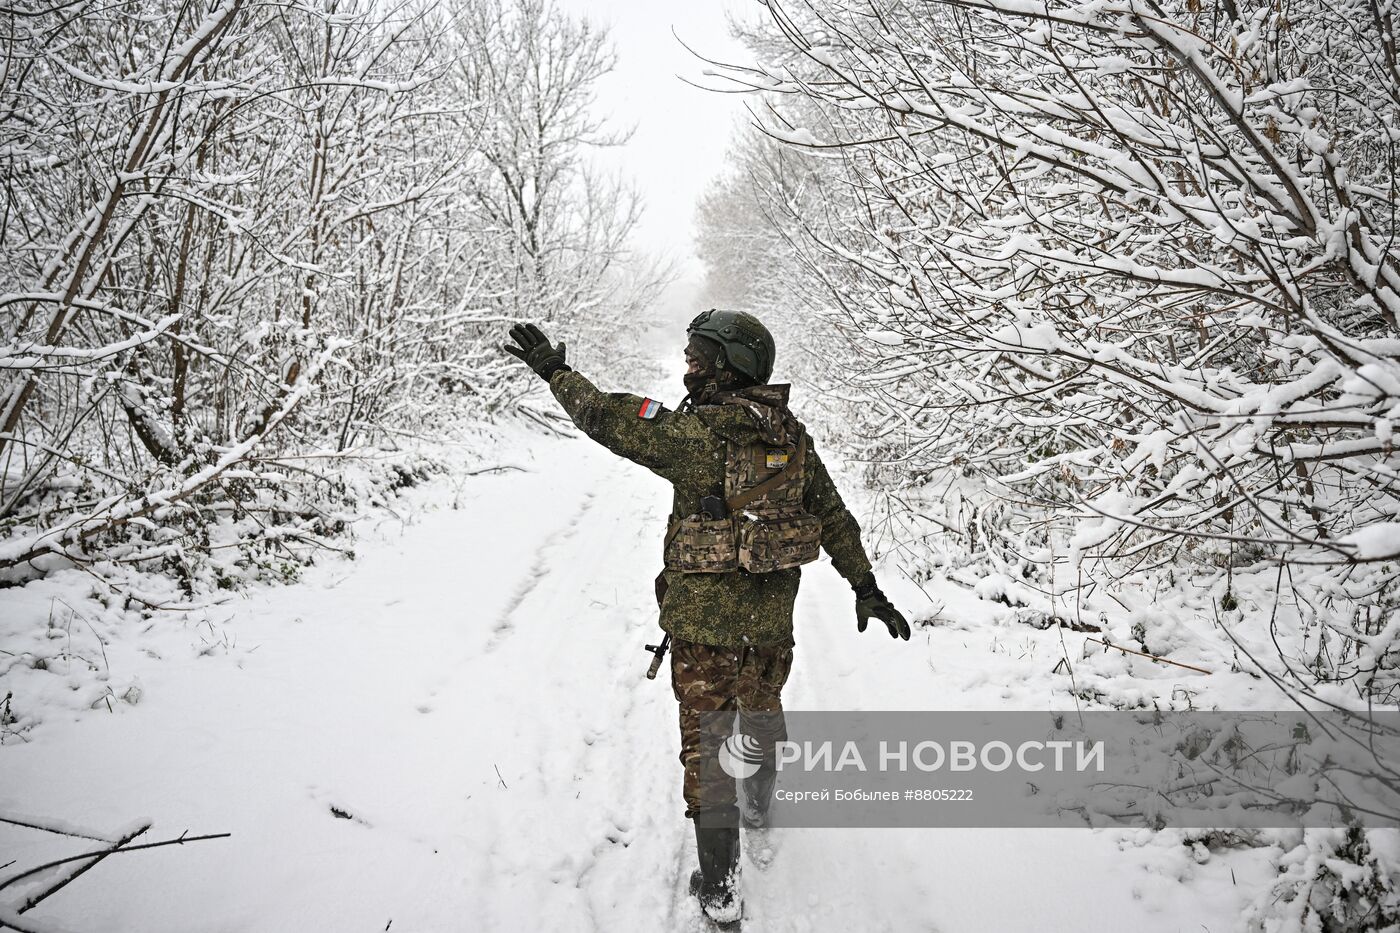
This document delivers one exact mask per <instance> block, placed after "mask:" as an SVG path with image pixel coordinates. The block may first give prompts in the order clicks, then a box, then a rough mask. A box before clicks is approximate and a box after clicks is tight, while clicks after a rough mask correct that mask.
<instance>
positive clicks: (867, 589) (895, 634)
mask: <svg viewBox="0 0 1400 933" xmlns="http://www.w3.org/2000/svg"><path fill="white" fill-rule="evenodd" d="M852 589H854V590H855V591H856V630H857V631H860V632H863V631H865V626H866V623H868V622H869V621H870V617H871V616H874V617H875V618H877V619H879V620H880V621H881V622H883V623H885V628H887V629H889V630H890V637H891V638H903V639H904V640H905V641H908V640H909V623H908V622H906V621H904V616H902V615H900V614H899V610H898V609H896V608H895V607H894V604H893V603H891V602H890V601H889V599H888V598H887V597H886V596H885V594H884V593H882V592H880V587H879V586H878V585H876V583H875V574H873V573H867V574H866V575H865V579H863V580H861V581H860V582H859V583H857V584H856V585H855V586H854V587H852Z"/></svg>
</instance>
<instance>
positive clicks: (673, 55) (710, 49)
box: [556, 0, 762, 313]
mask: <svg viewBox="0 0 1400 933" xmlns="http://www.w3.org/2000/svg"><path fill="white" fill-rule="evenodd" d="M556 2H557V3H558V4H559V6H560V8H561V9H564V10H567V11H569V12H571V13H574V14H576V15H577V14H583V15H585V16H587V17H588V18H589V19H591V20H592V21H594V22H597V23H601V24H604V25H606V26H608V28H609V32H610V35H611V36H612V40H613V44H614V47H615V48H616V50H617V56H618V63H617V68H616V70H615V71H614V72H613V73H612V74H610V75H608V77H607V78H606V79H605V80H604V81H603V82H602V83H601V84H600V86H599V88H598V107H599V109H600V111H601V112H602V113H603V114H606V115H608V116H610V117H611V118H612V120H613V122H614V125H615V126H618V127H625V126H632V127H635V132H634V134H633V136H632V138H631V140H630V141H629V142H628V143H627V144H626V145H625V146H623V147H621V148H620V149H618V150H616V151H613V152H610V153H605V154H601V155H600V157H599V163H600V164H602V165H606V166H609V167H612V168H616V169H619V170H620V171H621V172H622V173H623V174H624V175H626V176H628V177H630V178H631V179H632V181H633V183H634V184H636V185H637V187H638V188H639V189H640V190H641V192H642V196H643V197H644V198H645V200H646V213H645V216H644V217H643V219H642V224H641V229H640V230H639V231H638V233H637V236H636V240H635V242H636V244H637V245H638V246H639V247H641V248H643V249H647V250H650V251H653V252H659V253H662V254H664V255H668V256H671V257H673V258H674V259H675V260H676V261H677V262H678V264H679V266H680V272H681V274H682V278H684V279H688V280H690V281H691V282H692V283H694V282H696V281H698V279H699V277H700V275H701V267H700V264H699V261H698V260H697V259H696V258H695V249H694V243H693V241H692V234H693V228H692V223H693V220H694V212H695V203H696V200H697V199H698V198H699V196H700V194H701V193H702V192H703V191H704V190H705V187H706V185H707V184H708V182H709V181H710V179H711V178H713V177H714V176H715V175H716V174H718V173H719V172H720V171H721V169H722V167H723V164H724V154H725V151H726V149H727V147H728V145H729V138H730V134H731V131H732V129H733V127H734V125H735V122H736V121H737V120H741V119H744V118H746V117H747V114H746V112H745V110H744V107H743V97H742V96H740V95H734V94H716V93H709V92H705V91H701V90H697V89H696V88H694V87H691V86H690V85H688V84H686V83H685V82H683V81H682V80H681V79H680V78H679V77H678V75H685V76H686V77H689V78H691V79H692V80H696V81H699V80H701V78H702V75H701V72H702V71H703V70H704V68H705V67H706V65H705V63H704V62H702V61H700V60H699V59H697V58H695V57H694V56H693V55H691V54H690V53H689V52H687V51H686V50H685V48H684V47H683V46H682V45H681V44H680V42H678V41H677V39H676V37H677V36H679V37H680V38H681V39H683V40H684V41H685V43H686V44H687V45H689V46H690V47H691V48H693V49H695V50H696V51H697V52H700V53H701V54H704V55H708V56H710V57H711V58H718V59H728V60H731V61H732V60H736V59H739V58H741V57H742V49H741V47H740V46H739V45H738V43H736V42H735V41H734V40H733V39H731V38H730V36H729V31H728V29H729V27H728V23H729V16H730V15H731V14H732V15H736V16H741V17H743V18H746V19H752V18H753V17H754V16H755V15H757V14H758V13H761V12H762V10H761V7H760V6H759V4H758V0H689V2H684V0H556ZM672 30H674V32H675V34H674V35H673V34H672ZM687 291H688V289H686V288H684V287H682V288H679V289H676V290H674V291H673V292H672V294H671V295H670V296H669V297H670V299H671V300H672V301H678V302H681V303H684V302H685V301H687V300H688V298H687V295H686V292H687ZM676 310H677V312H681V311H682V310H683V309H681V308H677V309H676ZM692 313H693V312H692Z"/></svg>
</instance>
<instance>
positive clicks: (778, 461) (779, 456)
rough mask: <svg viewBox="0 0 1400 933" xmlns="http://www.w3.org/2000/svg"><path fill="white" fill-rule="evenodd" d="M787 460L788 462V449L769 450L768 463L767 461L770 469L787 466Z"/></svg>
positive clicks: (779, 468)
mask: <svg viewBox="0 0 1400 933" xmlns="http://www.w3.org/2000/svg"><path fill="white" fill-rule="evenodd" d="M787 462H788V455H787V451H786V450H770V451H768V460H767V463H766V466H767V467H768V469H770V470H781V469H782V468H783V467H785V466H787Z"/></svg>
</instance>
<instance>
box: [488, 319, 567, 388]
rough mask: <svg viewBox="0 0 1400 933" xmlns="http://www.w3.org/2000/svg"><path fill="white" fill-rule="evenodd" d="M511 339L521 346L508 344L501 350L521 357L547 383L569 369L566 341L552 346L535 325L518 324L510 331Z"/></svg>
mask: <svg viewBox="0 0 1400 933" xmlns="http://www.w3.org/2000/svg"><path fill="white" fill-rule="evenodd" d="M510 337H511V339H512V340H514V341H515V342H516V343H518V344H520V346H518V347H512V346H510V345H509V344H507V345H506V346H504V347H502V348H501V349H503V350H505V351H506V352H507V353H509V354H511V355H512V356H518V357H520V358H521V359H522V360H524V361H525V365H527V366H529V367H530V368H531V369H533V370H534V371H535V372H536V373H537V374H538V375H539V377H540V378H541V379H543V380H544V381H545V382H548V381H549V377H550V376H553V375H554V374H555V373H557V372H559V370H561V369H563V370H568V369H569V364H567V363H565V362H564V349H565V346H564V341H562V340H561V341H559V346H557V347H552V346H550V345H549V340H548V339H547V338H546V337H545V335H544V333H543V332H542V331H541V330H540V329H539V328H538V327H536V326H535V325H534V324H516V325H515V326H514V327H512V328H511V329H510Z"/></svg>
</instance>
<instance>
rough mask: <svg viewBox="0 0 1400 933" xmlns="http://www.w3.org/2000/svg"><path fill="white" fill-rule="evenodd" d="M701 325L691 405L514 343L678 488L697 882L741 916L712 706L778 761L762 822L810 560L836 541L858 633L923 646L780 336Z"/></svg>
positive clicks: (531, 342)
mask: <svg viewBox="0 0 1400 933" xmlns="http://www.w3.org/2000/svg"><path fill="white" fill-rule="evenodd" d="M687 333H688V336H689V342H688V343H687V345H686V348H685V358H686V364H687V367H686V373H685V380H684V381H685V387H686V391H687V394H686V397H685V400H684V401H683V402H682V403H681V405H680V407H679V408H678V409H676V410H675V411H671V410H668V409H667V408H665V407H664V406H663V405H662V404H661V403H660V402H657V401H655V400H654V399H649V398H642V397H640V396H636V395H627V394H622V393H604V392H600V391H599V390H598V389H597V387H595V386H594V385H593V383H591V382H589V381H588V379H586V378H585V377H584V376H582V375H581V374H579V373H576V372H574V371H573V370H572V369H571V368H570V367H569V365H568V364H567V363H566V362H565V361H564V351H565V345H564V344H563V343H562V342H561V343H560V344H559V345H558V346H557V347H555V346H552V345H551V344H550V342H549V341H548V340H547V339H546V338H545V335H544V334H543V333H541V331H540V329H539V328H538V327H536V326H534V325H533V324H518V325H516V326H515V327H513V328H511V331H510V335H511V337H512V338H513V339H514V340H515V342H516V343H517V344H518V345H519V346H518V347H512V346H507V347H505V349H506V350H508V351H509V352H510V353H513V354H514V355H515V356H517V357H519V358H520V359H522V360H524V361H525V363H527V364H528V365H529V366H530V368H532V369H533V370H534V371H535V372H536V373H537V374H538V375H539V376H540V377H541V378H543V379H544V380H545V381H547V382H548V383H549V387H550V390H551V391H552V392H553V393H554V397H555V398H556V399H558V400H559V404H560V405H562V406H563V407H564V410H565V411H566V412H567V413H568V415H569V417H570V418H572V419H573V422H574V424H575V425H577V426H578V427H579V429H580V430H582V431H583V432H584V433H585V434H587V435H588V436H589V437H591V438H592V439H593V440H595V441H597V442H598V443H600V444H602V445H603V446H604V447H607V448H608V449H609V450H611V451H612V452H613V453H615V454H618V455H619V456H622V457H626V458H627V459H629V460H631V461H633V462H635V463H639V464H641V465H642V466H644V467H646V468H647V469H649V470H651V471H652V472H654V473H656V474H657V475H659V476H661V477H663V478H664V479H666V480H669V481H670V482H671V484H672V486H673V487H674V488H675V495H674V500H673V505H672V507H671V517H670V524H669V527H668V529H667V532H666V539H665V546H664V552H665V569H664V570H663V571H662V574H661V576H660V577H658V578H657V587H656V589H657V598H658V600H659V601H660V604H661V628H662V629H664V630H665V631H666V633H667V634H668V635H669V636H670V640H671V644H672V654H671V684H672V689H673V690H674V692H675V695H676V699H677V700H678V701H679V703H680V730H681V755H680V757H681V762H682V763H683V764H684V766H685V779H684V795H685V803H686V816H687V817H688V818H690V819H692V820H693V821H694V823H695V838H696V848H697V850H698V854H699V862H700V867H699V868H698V869H697V870H696V872H695V873H694V874H693V875H692V877H691V890H692V892H693V893H695V894H696V896H697V897H698V898H699V901H700V906H701V908H702V909H703V910H704V912H705V914H706V915H707V916H708V917H710V919H712V920H714V921H716V922H718V923H729V922H732V921H736V920H738V919H739V917H740V915H741V913H742V908H741V904H740V902H739V898H738V895H737V888H736V885H735V878H734V875H735V870H736V868H737V866H738V861H739V828H738V823H739V819H740V816H741V813H740V811H739V808H738V807H737V806H736V793H735V785H734V780H733V779H732V778H729V777H727V776H725V775H723V774H717V773H716V772H715V767H714V760H713V759H714V756H713V755H710V756H706V755H704V754H702V751H701V750H702V748H713V746H712V745H708V744H706V743H707V742H710V741H713V738H714V737H713V736H712V735H711V736H706V735H704V734H703V733H704V730H705V729H706V728H707V722H708V723H713V722H715V721H716V720H717V719H724V720H727V721H728V723H729V724H731V725H732V722H733V720H732V717H716V716H713V715H712V716H709V717H706V716H705V715H704V714H706V713H716V712H720V713H730V712H738V713H739V714H740V728H741V731H742V732H743V733H744V734H746V735H749V736H752V737H754V738H755V739H757V740H758V741H759V743H760V746H761V748H762V749H763V752H764V754H763V763H762V767H760V768H759V770H758V772H757V773H756V774H754V775H753V776H751V777H749V778H747V779H745V781H744V807H743V811H742V818H743V822H744V823H745V825H746V826H748V827H751V828H761V827H763V826H764V825H766V821H767V815H768V805H769V801H770V800H771V797H772V791H773V782H774V778H775V772H774V768H773V743H774V742H776V741H779V740H781V739H783V738H785V733H784V730H783V720H782V699H781V695H782V689H783V684H784V683H785V682H786V680H787V677H788V672H789V670H790V669H791V667H792V649H793V638H792V607H793V601H794V599H796V597H797V586H798V579H799V577H800V576H801V570H800V569H799V568H800V566H801V565H802V564H804V563H807V562H809V561H812V560H815V559H816V558H817V557H818V549H819V548H824V549H825V550H826V552H827V554H829V555H830V556H831V563H832V566H834V567H835V568H836V571H837V572H838V573H840V574H841V575H842V576H843V577H845V578H846V580H847V581H848V582H849V583H850V584H851V587H852V589H853V590H854V591H855V611H856V620H857V621H856V627H857V629H858V631H861V632H864V631H865V628H866V624H867V622H869V620H870V619H871V618H872V617H873V618H877V619H879V620H880V621H882V622H883V623H884V624H885V626H886V628H887V629H888V630H889V633H890V635H891V636H892V637H895V638H903V639H906V640H907V639H908V638H909V624H908V623H907V622H906V621H905V620H904V617H903V616H902V615H900V613H899V611H898V610H896V609H895V608H894V606H893V605H892V604H891V603H890V601H889V600H888V599H887V598H886V597H885V595H884V594H883V593H882V592H880V588H879V586H878V585H876V582H875V576H874V574H873V573H872V572H871V568H870V560H869V558H867V557H866V554H865V549H864V548H863V547H862V546H861V541H860V527H859V526H858V525H857V524H856V520H855V518H854V517H853V516H852V515H851V513H850V512H849V511H848V510H847V509H846V506H845V504H844V503H843V502H842V501H841V496H840V494H839V493H838V492H837V491H836V487H835V485H834V484H833V483H832V481H831V477H830V476H829V475H828V474H827V470H826V467H825V466H824V465H823V464H822V461H821V458H820V457H818V456H817V452H816V451H815V450H814V449H813V448H812V445H811V441H810V440H809V438H808V436H807V432H806V430H805V428H804V427H803V426H802V424H801V422H799V421H798V420H797V419H796V418H795V417H794V416H793V414H792V412H791V411H790V410H789V409H788V390H789V388H790V387H789V386H787V385H768V384H767V383H768V378H769V376H770V375H771V374H772V371H773V358H774V345H773V338H772V336H771V335H770V334H769V333H768V330H767V329H766V328H765V327H764V326H763V325H762V324H761V323H759V321H758V319H757V318H755V317H754V316H753V315H751V314H747V313H744V312H736V311H713V310H712V311H706V312H703V313H701V314H700V315H699V316H698V317H696V318H695V320H694V321H692V322H691V324H690V327H689V329H688V331H687ZM709 728H710V729H711V731H712V732H713V730H714V727H709ZM726 728H728V727H727V726H726ZM707 758H708V760H707Z"/></svg>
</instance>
